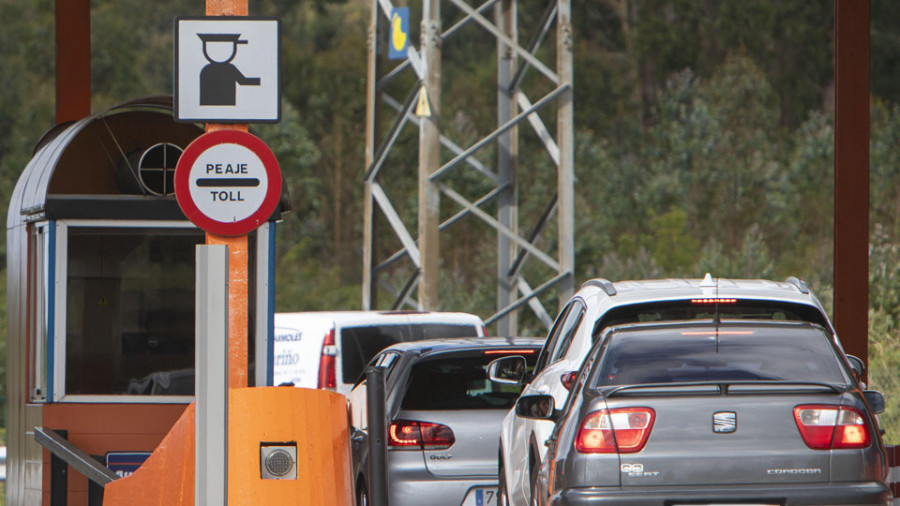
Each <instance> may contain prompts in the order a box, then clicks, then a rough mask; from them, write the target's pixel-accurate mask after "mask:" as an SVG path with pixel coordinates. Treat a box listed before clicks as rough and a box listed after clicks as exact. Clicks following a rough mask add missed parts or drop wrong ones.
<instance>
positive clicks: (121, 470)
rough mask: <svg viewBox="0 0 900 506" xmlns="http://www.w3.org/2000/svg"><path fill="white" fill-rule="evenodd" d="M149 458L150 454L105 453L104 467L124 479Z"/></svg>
mask: <svg viewBox="0 0 900 506" xmlns="http://www.w3.org/2000/svg"><path fill="white" fill-rule="evenodd" d="M149 457H150V452H107V453H106V467H108V468H109V470H110V471H112V472H114V473H116V474H117V475H119V477H121V478H124V477H126V476H131V474H132V473H134V472H135V471H136V470H137V468H139V467H141V464H143V463H144V461H145V460H147V459H148V458H149Z"/></svg>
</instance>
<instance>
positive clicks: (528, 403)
mask: <svg viewBox="0 0 900 506" xmlns="http://www.w3.org/2000/svg"><path fill="white" fill-rule="evenodd" d="M554 411H555V410H554V402H553V396H552V395H523V396H522V397H519V400H518V401H516V415H518V416H521V417H523V418H532V419H535V420H551V421H552V420H555V419H556V416H555V413H554Z"/></svg>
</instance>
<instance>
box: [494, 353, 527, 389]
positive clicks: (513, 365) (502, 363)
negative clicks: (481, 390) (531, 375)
mask: <svg viewBox="0 0 900 506" xmlns="http://www.w3.org/2000/svg"><path fill="white" fill-rule="evenodd" d="M526 369H527V364H526V363H525V357H523V356H520V355H513V356H509V357H503V358H498V359H497V360H494V361H493V362H491V363H490V364H488V369H487V371H488V378H490V380H491V381H493V382H494V383H502V384H505V385H520V384H522V380H523V379H525V371H526Z"/></svg>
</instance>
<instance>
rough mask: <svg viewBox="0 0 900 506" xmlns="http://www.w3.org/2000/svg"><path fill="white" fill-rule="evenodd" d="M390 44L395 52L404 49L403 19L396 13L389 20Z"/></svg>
mask: <svg viewBox="0 0 900 506" xmlns="http://www.w3.org/2000/svg"><path fill="white" fill-rule="evenodd" d="M391 44H392V45H393V46H394V50H395V51H403V49H405V48H406V33H405V32H404V31H403V18H401V17H400V15H399V14H397V13H396V12H395V13H394V16H393V17H392V18H391Z"/></svg>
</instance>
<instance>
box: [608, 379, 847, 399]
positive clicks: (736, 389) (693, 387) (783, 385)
mask: <svg viewBox="0 0 900 506" xmlns="http://www.w3.org/2000/svg"><path fill="white" fill-rule="evenodd" d="M845 388H846V386H845V385H835V384H832V383H826V382H822V381H745V380H742V381H683V382H670V383H644V384H638V385H610V386H606V387H600V388H599V390H600V391H602V392H603V394H604V395H605V396H606V397H615V396H619V395H623V396H624V395H629V396H632V395H633V396H642V395H722V394H755V393H785V394H787V393H798V392H800V393H841V392H843V391H844V390H845Z"/></svg>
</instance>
